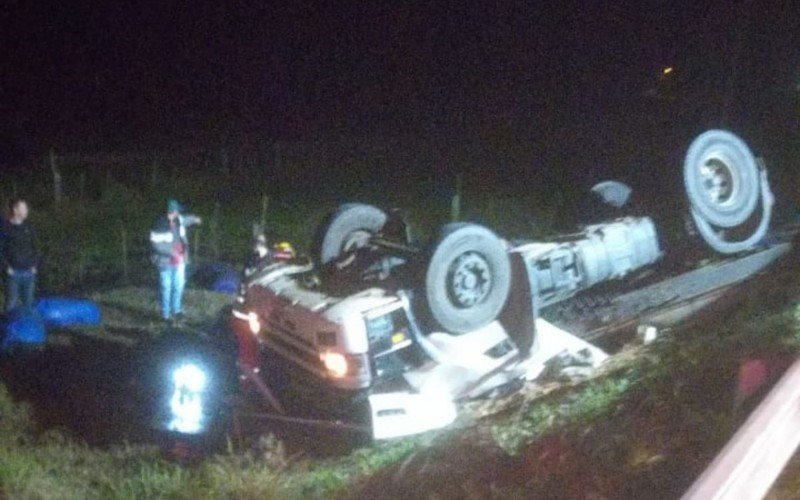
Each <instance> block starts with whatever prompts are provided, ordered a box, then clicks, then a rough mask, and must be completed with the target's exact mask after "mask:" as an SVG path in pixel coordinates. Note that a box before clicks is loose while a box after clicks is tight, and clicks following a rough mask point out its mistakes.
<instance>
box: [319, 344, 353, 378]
mask: <svg viewBox="0 0 800 500" xmlns="http://www.w3.org/2000/svg"><path fill="white" fill-rule="evenodd" d="M319 359H320V360H321V361H322V365H323V366H324V367H325V369H326V370H328V373H330V374H331V375H332V376H333V377H335V378H342V377H344V376H345V375H347V371H348V366H347V358H346V357H345V356H344V354H341V353H338V352H330V351H326V352H323V353H321V354H320V355H319Z"/></svg>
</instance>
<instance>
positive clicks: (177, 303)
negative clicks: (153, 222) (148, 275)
mask: <svg viewBox="0 0 800 500" xmlns="http://www.w3.org/2000/svg"><path fill="white" fill-rule="evenodd" d="M158 274H159V278H160V279H159V281H160V283H161V316H162V317H163V318H164V319H169V318H171V317H172V316H174V315H176V314H180V313H182V312H183V308H182V306H181V301H182V300H183V287H184V286H185V285H186V264H180V265H177V266H164V267H159V268H158Z"/></svg>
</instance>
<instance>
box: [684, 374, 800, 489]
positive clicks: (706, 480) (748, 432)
mask: <svg viewBox="0 0 800 500" xmlns="http://www.w3.org/2000/svg"><path fill="white" fill-rule="evenodd" d="M798 445H800V359H798V360H797V361H795V363H794V364H793V365H792V366H791V367H790V368H789V369H788V370H787V371H786V373H785V374H784V375H783V377H782V378H781V379H780V381H778V383H777V384H776V385H775V387H774V388H773V389H772V391H771V392H770V393H769V394H768V395H767V397H766V398H765V399H764V401H762V402H761V404H760V405H759V406H758V407H757V408H756V409H755V411H753V413H752V414H751V415H750V417H749V418H748V419H747V421H746V422H745V423H744V425H742V427H741V428H740V429H739V430H738V431H737V432H736V434H734V436H733V438H731V440H730V441H729V442H728V444H727V445H726V446H725V448H723V449H722V451H721V452H720V453H719V455H717V457H716V458H715V459H714V461H713V462H712V463H711V465H709V467H708V468H707V469H706V470H705V472H703V474H702V475H701V476H700V477H699V478H698V479H697V481H695V483H694V484H693V485H692V487H691V488H690V489H689V490H688V491H687V492H686V494H684V496H683V497H682V498H683V500H733V499H737V500H738V499H761V498H764V496H765V495H766V494H767V492H768V491H769V489H770V488H771V487H772V484H773V483H774V482H775V480H776V479H777V478H778V476H779V475H780V473H781V471H782V470H783V468H784V467H785V466H786V463H787V462H788V461H789V460H790V459H791V458H792V455H794V453H795V450H796V449H797V447H798Z"/></svg>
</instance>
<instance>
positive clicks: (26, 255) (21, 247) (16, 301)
mask: <svg viewBox="0 0 800 500" xmlns="http://www.w3.org/2000/svg"><path fill="white" fill-rule="evenodd" d="M29 211H30V210H29V207H28V202H26V201H25V200H23V199H21V198H14V199H12V200H11V201H10V202H9V203H8V217H7V218H6V219H4V220H3V224H2V233H1V234H0V237H1V238H2V240H0V254H1V255H2V260H3V264H4V267H5V270H6V311H12V310H14V309H16V308H17V307H19V306H23V307H32V306H33V297H34V294H35V289H36V271H37V268H38V266H39V258H40V254H39V248H38V245H37V244H36V231H35V230H34V229H33V226H31V225H30V224H29V223H28V222H27V220H28V213H29Z"/></svg>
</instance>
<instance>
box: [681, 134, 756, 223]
mask: <svg viewBox="0 0 800 500" xmlns="http://www.w3.org/2000/svg"><path fill="white" fill-rule="evenodd" d="M683 179H684V182H685V185H686V194H687V196H688V197H689V203H690V204H691V205H692V207H693V208H694V209H695V210H696V211H697V213H698V214H699V215H700V216H701V217H702V218H703V219H704V220H706V221H708V222H709V223H711V224H713V225H715V226H718V227H721V228H732V227H735V226H738V225H740V224H742V223H744V222H745V221H746V220H747V219H748V218H749V217H750V216H751V215H752V214H753V211H754V210H755V208H756V204H757V203H758V198H759V196H760V184H759V173H758V167H757V165H756V160H755V158H754V157H753V153H752V152H751V151H750V148H748V147H747V144H745V142H744V141H742V140H741V139H740V138H739V137H737V136H736V135H734V134H733V133H731V132H728V131H727V130H709V131H707V132H704V133H702V134H700V135H699V136H697V138H696V139H695V140H694V141H692V144H691V145H690V146H689V150H688V151H687V153H686V158H685V160H684V163H683Z"/></svg>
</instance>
